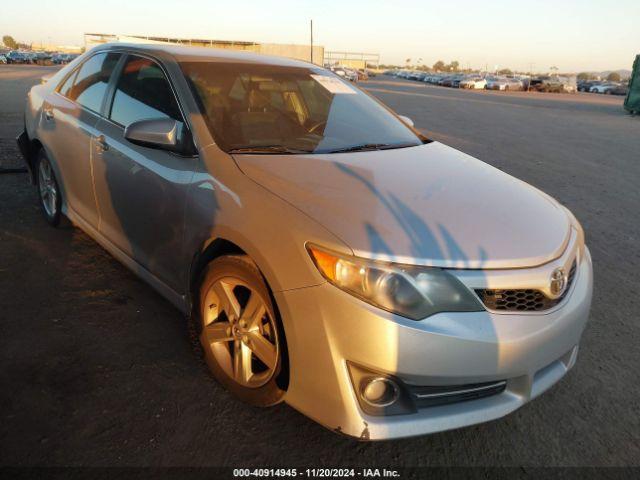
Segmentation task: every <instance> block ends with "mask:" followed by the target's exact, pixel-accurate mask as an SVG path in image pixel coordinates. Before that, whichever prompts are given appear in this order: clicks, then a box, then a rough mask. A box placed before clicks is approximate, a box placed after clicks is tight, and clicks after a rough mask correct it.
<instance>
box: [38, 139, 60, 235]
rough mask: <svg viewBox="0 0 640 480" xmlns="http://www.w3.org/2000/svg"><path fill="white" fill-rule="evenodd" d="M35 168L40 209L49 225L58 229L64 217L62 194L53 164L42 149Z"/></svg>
mask: <svg viewBox="0 0 640 480" xmlns="http://www.w3.org/2000/svg"><path fill="white" fill-rule="evenodd" d="M35 167H36V169H35V171H36V175H35V177H36V186H37V188H38V195H39V200H40V202H39V203H40V209H41V210H42V213H43V215H44V218H45V219H46V220H47V222H48V223H49V225H51V226H53V227H57V226H58V225H59V224H60V219H61V217H62V209H61V207H62V194H61V193H60V187H59V184H58V180H57V179H56V175H55V172H54V170H53V167H52V166H51V162H50V161H49V158H48V157H47V154H46V152H45V151H44V149H42V148H41V149H40V150H39V151H38V154H37V157H36V165H35Z"/></svg>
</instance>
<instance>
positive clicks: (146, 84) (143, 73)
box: [110, 55, 182, 127]
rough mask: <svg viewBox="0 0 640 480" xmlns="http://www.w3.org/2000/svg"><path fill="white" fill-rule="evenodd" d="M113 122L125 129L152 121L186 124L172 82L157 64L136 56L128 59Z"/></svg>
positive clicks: (121, 78) (114, 108)
mask: <svg viewBox="0 0 640 480" xmlns="http://www.w3.org/2000/svg"><path fill="white" fill-rule="evenodd" d="M110 118H111V120H113V121H114V122H115V123H118V124H120V125H122V126H125V127H126V126H128V125H130V124H131V123H133V122H137V121H139V120H146V119H152V118H172V119H174V120H176V121H178V122H182V115H181V114H180V109H179V107H178V103H177V101H176V99H175V96H174V95H173V91H172V90H171V86H170V84H169V81H168V80H167V78H166V77H165V75H164V72H163V71H162V69H161V68H160V66H159V65H158V64H157V63H155V62H154V61H153V60H149V59H147V58H143V57H138V56H135V55H132V56H130V57H129V58H128V59H127V62H126V64H125V65H124V68H123V70H122V74H121V76H120V78H119V80H118V85H117V87H116V91H115V94H114V96H113V104H112V106H111V112H110Z"/></svg>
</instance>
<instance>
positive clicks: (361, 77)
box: [355, 69, 369, 81]
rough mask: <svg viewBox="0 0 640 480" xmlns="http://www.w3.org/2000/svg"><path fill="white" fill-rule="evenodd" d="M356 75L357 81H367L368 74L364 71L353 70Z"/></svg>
mask: <svg viewBox="0 0 640 480" xmlns="http://www.w3.org/2000/svg"><path fill="white" fill-rule="evenodd" d="M355 72H356V74H357V75H358V81H360V80H369V74H368V73H367V72H365V71H364V70H360V69H358V70H355Z"/></svg>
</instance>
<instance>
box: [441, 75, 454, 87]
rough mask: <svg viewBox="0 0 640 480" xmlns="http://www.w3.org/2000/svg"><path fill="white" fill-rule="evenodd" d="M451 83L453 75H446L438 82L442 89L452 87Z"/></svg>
mask: <svg viewBox="0 0 640 480" xmlns="http://www.w3.org/2000/svg"><path fill="white" fill-rule="evenodd" d="M451 82H453V75H446V76H444V77H441V78H440V79H439V80H438V85H440V86H441V87H450V86H451Z"/></svg>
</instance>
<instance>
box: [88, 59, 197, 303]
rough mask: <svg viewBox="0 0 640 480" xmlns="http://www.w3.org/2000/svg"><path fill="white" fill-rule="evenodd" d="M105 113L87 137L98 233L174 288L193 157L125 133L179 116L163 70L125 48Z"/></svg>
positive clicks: (177, 280) (177, 287)
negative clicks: (139, 123) (136, 126)
mask: <svg viewBox="0 0 640 480" xmlns="http://www.w3.org/2000/svg"><path fill="white" fill-rule="evenodd" d="M105 117H106V118H105V119H101V120H100V121H99V123H98V125H97V127H96V129H97V131H98V134H97V135H96V136H95V138H94V140H93V145H92V150H93V155H94V157H93V158H94V181H95V190H96V196H97V199H98V206H99V209H100V225H99V230H100V232H101V233H102V234H103V235H104V236H105V237H106V238H107V239H108V240H109V241H111V242H112V243H113V244H115V245H116V246H117V247H118V248H119V249H120V250H122V251H123V252H124V253H126V254H127V255H129V256H130V257H131V258H133V259H134V260H135V261H136V262H137V263H139V264H140V265H141V266H143V267H144V268H145V269H147V270H148V271H150V272H151V273H153V274H154V275H155V276H156V277H158V278H159V279H160V280H162V281H163V282H164V283H165V284H167V285H168V286H170V287H171V288H173V289H174V290H176V291H178V292H181V291H182V290H183V288H182V285H181V284H180V281H179V272H180V267H181V265H179V263H178V262H179V260H180V258H181V255H180V253H181V251H182V240H183V227H184V213H185V201H186V193H187V189H188V185H189V182H190V181H191V178H192V177H193V167H194V164H195V161H196V160H195V159H194V158H188V157H182V156H179V155H177V154H175V153H171V152H168V151H165V150H158V149H152V148H147V147H142V146H139V145H134V144H133V143H131V142H129V141H128V140H126V139H125V138H124V129H125V128H126V127H127V126H128V125H130V124H131V123H133V122H136V121H139V120H144V119H150V118H172V119H174V120H177V121H179V122H184V119H183V117H182V114H181V112H180V109H179V107H178V103H177V100H176V98H175V95H174V93H173V91H172V89H171V86H170V84H169V81H168V80H167V78H166V76H165V74H164V72H163V70H162V69H161V68H160V66H159V65H158V64H157V63H156V62H155V61H154V60H151V59H148V58H145V57H141V56H136V55H129V56H128V57H127V58H126V59H125V62H124V65H123V67H122V71H121V74H120V77H119V79H118V80H117V83H116V85H115V89H114V91H113V95H112V98H111V99H110V105H109V106H108V107H107V108H106V110H105Z"/></svg>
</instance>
